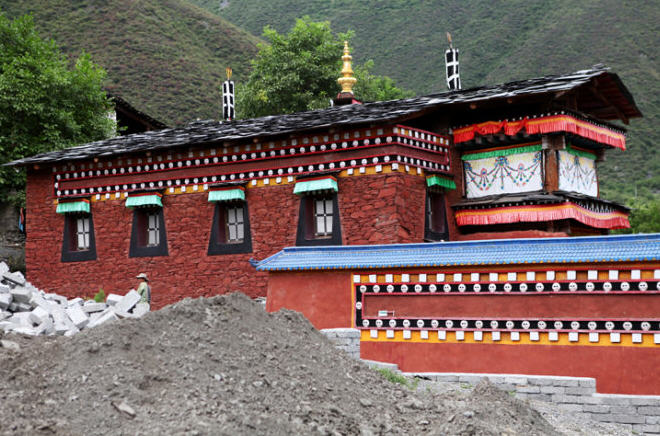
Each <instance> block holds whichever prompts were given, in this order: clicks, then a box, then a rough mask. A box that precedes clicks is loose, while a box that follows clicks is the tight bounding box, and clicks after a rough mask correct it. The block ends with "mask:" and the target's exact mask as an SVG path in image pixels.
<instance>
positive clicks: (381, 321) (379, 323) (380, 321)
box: [376, 319, 383, 327]
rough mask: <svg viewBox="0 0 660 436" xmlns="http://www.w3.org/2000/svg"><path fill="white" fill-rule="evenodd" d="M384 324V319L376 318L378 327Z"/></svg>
mask: <svg viewBox="0 0 660 436" xmlns="http://www.w3.org/2000/svg"><path fill="white" fill-rule="evenodd" d="M382 326H383V320H382V319H377V320H376V327H382Z"/></svg>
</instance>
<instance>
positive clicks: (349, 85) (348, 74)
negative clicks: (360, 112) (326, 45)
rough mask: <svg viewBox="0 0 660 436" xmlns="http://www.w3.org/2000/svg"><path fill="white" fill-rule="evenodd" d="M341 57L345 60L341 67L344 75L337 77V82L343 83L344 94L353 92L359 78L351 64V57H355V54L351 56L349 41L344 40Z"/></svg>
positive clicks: (342, 90)
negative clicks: (354, 75) (354, 74)
mask: <svg viewBox="0 0 660 436" xmlns="http://www.w3.org/2000/svg"><path fill="white" fill-rule="evenodd" d="M341 59H342V60H343V61H344V67H343V68H342V69H341V75H342V77H340V78H339V79H337V83H339V85H341V93H342V94H343V93H348V94H353V86H354V85H355V82H357V79H356V78H355V77H353V67H352V66H351V59H353V56H351V54H350V51H349V50H348V41H344V55H343V56H342V57H341Z"/></svg>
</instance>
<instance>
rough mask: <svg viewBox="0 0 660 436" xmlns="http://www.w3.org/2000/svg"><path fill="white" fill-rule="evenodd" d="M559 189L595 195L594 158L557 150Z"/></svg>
mask: <svg viewBox="0 0 660 436" xmlns="http://www.w3.org/2000/svg"><path fill="white" fill-rule="evenodd" d="M559 189H560V190H561V191H567V192H578V193H580V194H585V195H589V196H592V197H597V196H598V178H597V177H596V160H595V159H592V158H589V157H587V156H584V155H582V156H578V155H576V154H573V153H570V152H568V151H564V150H561V151H559Z"/></svg>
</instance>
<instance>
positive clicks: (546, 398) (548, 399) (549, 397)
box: [527, 394, 552, 403]
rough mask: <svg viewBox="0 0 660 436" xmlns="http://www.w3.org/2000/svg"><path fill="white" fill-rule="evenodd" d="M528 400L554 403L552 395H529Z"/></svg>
mask: <svg viewBox="0 0 660 436" xmlns="http://www.w3.org/2000/svg"><path fill="white" fill-rule="evenodd" d="M527 398H528V399H530V400H537V401H545V402H547V403H549V402H551V401H552V395H550V394H527Z"/></svg>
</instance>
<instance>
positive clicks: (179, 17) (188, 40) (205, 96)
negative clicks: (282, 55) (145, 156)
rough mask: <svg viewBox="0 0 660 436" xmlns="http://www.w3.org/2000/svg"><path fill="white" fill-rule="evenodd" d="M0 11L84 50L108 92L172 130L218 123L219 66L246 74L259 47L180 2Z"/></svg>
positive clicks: (90, 1)
mask: <svg viewBox="0 0 660 436" xmlns="http://www.w3.org/2000/svg"><path fill="white" fill-rule="evenodd" d="M0 10H1V11H2V12H3V13H4V14H6V15H7V16H8V17H10V18H13V17H16V16H19V15H23V14H25V13H28V12H30V13H32V14H33V16H34V22H35V25H36V27H37V29H39V32H40V33H41V35H42V36H47V37H50V38H53V39H54V40H55V41H56V42H57V44H58V45H59V46H60V48H61V49H62V51H64V52H65V53H68V54H70V55H72V56H74V55H75V56H77V55H78V54H79V53H80V51H81V50H85V51H86V52H88V53H90V54H91V55H92V59H93V60H94V61H95V62H96V63H98V64H100V65H101V66H103V67H104V68H105V69H106V71H107V72H108V79H109V80H108V85H107V87H108V88H109V89H110V90H111V91H112V92H114V93H116V94H118V95H120V96H121V97H123V98H125V99H126V100H128V101H129V102H130V103H131V104H133V105H134V106H135V107H137V108H138V109H140V110H142V111H144V112H146V113H148V114H149V115H152V116H153V117H155V118H157V119H159V120H161V121H164V122H165V123H168V124H170V125H172V124H176V123H182V122H186V121H190V120H194V119H195V118H218V117H219V113H220V112H221V106H220V90H219V87H220V84H221V82H222V80H224V79H225V68H226V67H228V66H231V67H232V68H233V69H234V72H235V76H234V77H235V78H236V79H237V80H240V78H241V77H244V76H247V71H248V68H249V64H250V59H251V58H252V57H254V55H255V54H256V43H257V42H258V38H255V37H254V36H252V35H251V34H249V33H247V32H245V31H243V30H241V29H239V28H237V27H236V26H234V25H232V24H230V23H228V22H227V21H225V20H224V19H222V18H220V17H218V16H217V15H215V14H212V13H210V12H208V11H206V10H204V9H202V8H199V7H197V6H195V5H192V4H190V3H188V2H186V1H183V0H75V1H70V0H39V1H32V0H2V1H0Z"/></svg>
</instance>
